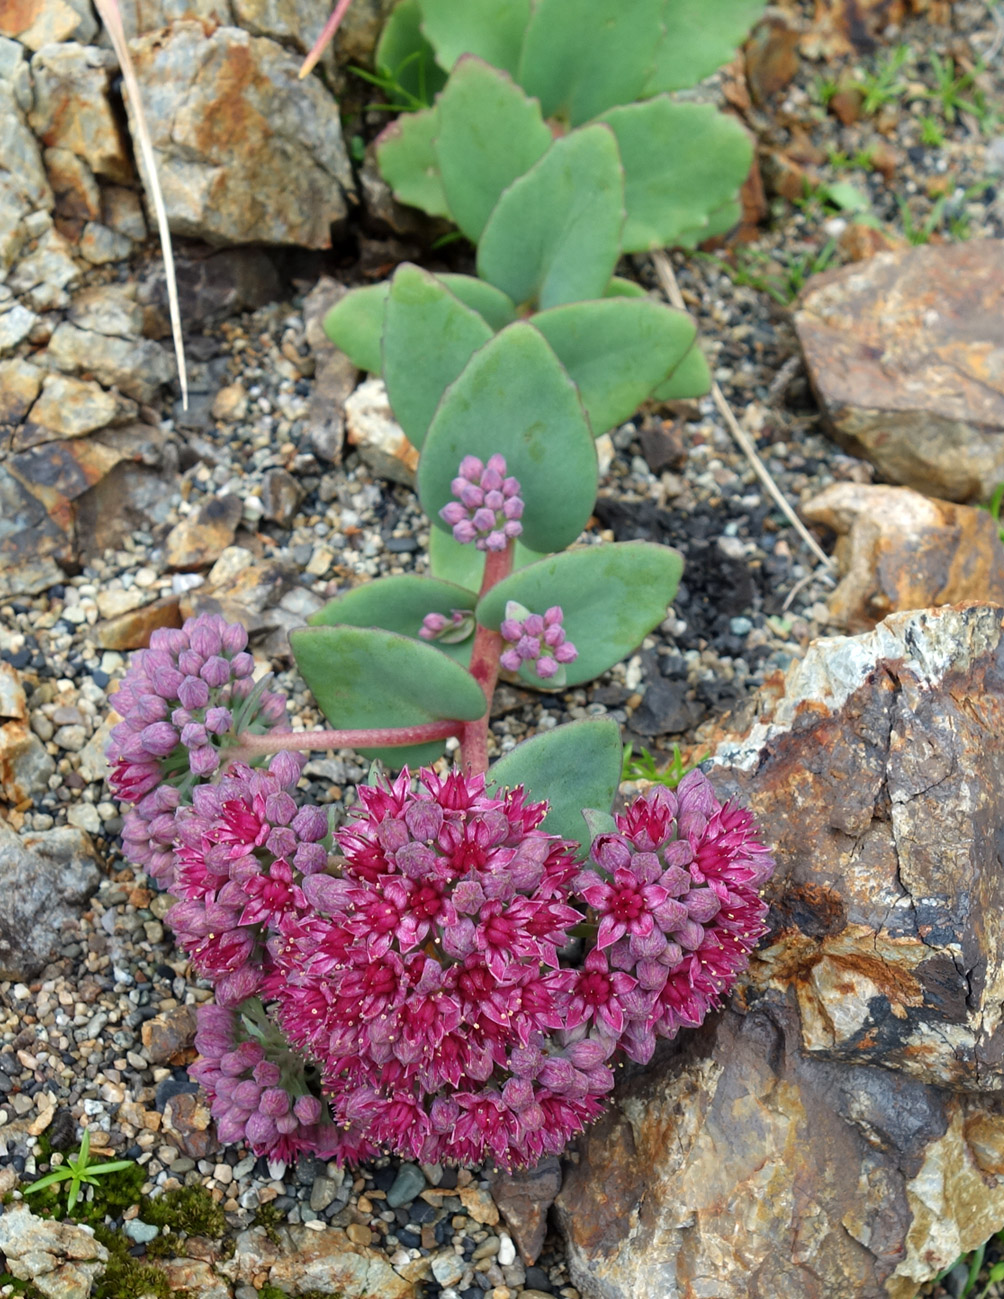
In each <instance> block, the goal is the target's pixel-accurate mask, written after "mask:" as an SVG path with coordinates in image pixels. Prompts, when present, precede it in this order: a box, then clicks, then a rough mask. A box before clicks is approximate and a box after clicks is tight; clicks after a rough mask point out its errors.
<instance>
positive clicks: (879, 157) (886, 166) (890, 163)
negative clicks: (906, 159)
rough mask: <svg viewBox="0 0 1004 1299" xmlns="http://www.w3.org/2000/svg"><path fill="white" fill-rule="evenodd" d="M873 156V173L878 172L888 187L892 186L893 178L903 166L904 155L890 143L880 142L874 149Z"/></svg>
mask: <svg viewBox="0 0 1004 1299" xmlns="http://www.w3.org/2000/svg"><path fill="white" fill-rule="evenodd" d="M871 156H872V171H877V172H878V174H879V175H880V176H881V177H882V179H883V180H884V181H885V183H886V184H887V185H890V184H892V180H893V177H894V176H895V175H896V172H897V171H898V170H899V169H900V167H902V165H903V155H902V154H901V153H900V151H899V150H898V149H894V148H893V146H892V145H891V144H889V143H888V141H886V140H879V142H878V143H877V144H876V145H875V146H874V147H873V148H872V150H871Z"/></svg>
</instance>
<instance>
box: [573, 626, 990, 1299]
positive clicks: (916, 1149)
mask: <svg viewBox="0 0 1004 1299" xmlns="http://www.w3.org/2000/svg"><path fill="white" fill-rule="evenodd" d="M1002 620H1004V609H1001V608H1000V607H998V606H994V605H985V604H984V605H976V604H973V605H963V606H959V607H949V608H943V609H938V610H923V611H921V612H916V613H909V614H905V613H904V614H895V615H893V616H891V617H890V618H887V619H886V620H885V622H883V623H882V624H880V626H879V627H877V628H876V629H875V630H874V631H873V632H870V633H868V634H866V635H862V636H858V637H839V638H836V637H835V638H827V639H824V640H820V641H817V642H816V643H815V645H813V646H811V647H810V649H809V651H808V653H807V654H806V657H805V659H804V661H803V662H801V663H798V664H795V665H793V667H792V668H791V669H790V670H789V672H788V674H787V676H786V678H785V679H784V681H783V684H781V685H778V686H775V687H774V688H773V689H769V688H765V690H764V691H763V692H762V694H761V697H760V701H759V702H760V714H759V717H758V719H757V721H756V722H755V724H754V725H753V726H752V728H751V730H750V731H749V732H748V734H746V735H743V736H742V737H739V738H736V739H732V740H729V741H727V742H725V743H723V744H722V745H720V746H719V749H718V752H717V755H716V760H717V769H716V772H714V773H712V778H713V780H714V781H715V783H716V785H717V787H718V789H719V791H720V793H721V794H723V795H725V794H728V795H737V796H738V797H739V798H741V799H742V800H744V801H745V802H746V803H747V804H748V805H749V806H750V807H751V808H752V809H753V810H754V812H755V813H756V815H757V817H758V819H759V821H760V824H761V826H762V829H763V833H764V835H765V837H766V839H767V840H768V842H771V843H772V844H774V845H775V851H776V857H777V863H778V868H777V871H776V873H775V875H774V878H773V879H772V880H771V881H770V883H769V885H768V886H767V891H766V895H767V897H768V900H769V901H770V904H771V910H770V916H769V922H770V925H771V931H770V933H769V934H768V936H767V937H766V939H765V940H764V943H763V944H762V946H761V947H760V949H759V950H758V951H757V952H756V953H755V956H754V960H753V962H752V963H751V967H750V971H749V975H748V977H747V980H746V982H745V984H744V985H743V987H742V988H741V989H740V990H739V991H738V992H737V993H736V994H735V995H734V996H733V998H732V1000H731V1002H730V1006H729V1009H728V1010H727V1012H726V1013H725V1014H724V1015H723V1016H722V1017H719V1018H712V1020H710V1021H709V1022H708V1023H707V1024H706V1025H705V1026H704V1028H703V1029H702V1030H700V1031H699V1032H697V1033H692V1034H683V1035H681V1037H680V1038H678V1039H677V1040H676V1041H675V1042H673V1043H669V1044H667V1045H666V1046H664V1047H663V1048H662V1050H661V1053H660V1055H659V1056H658V1057H657V1060H656V1061H655V1062H654V1063H653V1065H652V1066H650V1067H649V1068H648V1069H647V1070H635V1071H634V1076H633V1079H629V1081H628V1082H627V1083H626V1084H625V1085H623V1087H622V1089H621V1092H620V1094H619V1096H618V1097H617V1099H616V1102H615V1105H614V1108H613V1110H612V1113H611V1114H610V1115H609V1116H608V1117H607V1118H606V1119H605V1120H603V1121H602V1122H601V1123H600V1124H598V1125H597V1126H596V1127H594V1128H593V1129H592V1130H591V1131H590V1132H589V1133H588V1135H587V1136H585V1137H584V1138H583V1139H582V1140H581V1141H580V1162H579V1163H578V1164H573V1165H571V1166H568V1167H566V1170H565V1181H564V1186H563V1189H562V1191H561V1193H560V1195H559V1197H558V1200H557V1206H558V1210H559V1214H560V1220H561V1225H562V1228H563V1230H564V1232H565V1235H566V1237H567V1239H568V1242H569V1251H570V1263H571V1268H572V1278H573V1281H574V1283H575V1284H576V1285H577V1286H578V1287H579V1289H580V1290H581V1291H582V1293H583V1294H584V1295H587V1296H589V1297H590V1299H710V1297H711V1296H714V1299H740V1297H741V1299H746V1297H747V1296H759V1297H760V1299H768V1296H769V1297H770V1299H773V1296H781V1295H785V1296H787V1295H792V1296H796V1295H797V1296H798V1297H799V1299H912V1296H914V1295H915V1294H916V1293H917V1290H918V1288H919V1285H920V1284H921V1283H922V1282H923V1281H925V1280H928V1279H929V1278H930V1277H932V1276H933V1275H934V1274H935V1273H936V1272H937V1271H939V1269H941V1268H943V1267H946V1266H948V1265H949V1264H951V1263H952V1262H953V1261H954V1259H955V1258H956V1257H957V1256H958V1254H959V1253H961V1252H962V1251H963V1250H966V1249H970V1248H973V1247H974V1246H976V1245H978V1244H980V1243H981V1242H982V1241H984V1240H985V1239H986V1238H987V1237H988V1236H990V1235H991V1234H992V1233H993V1232H995V1231H997V1230H999V1229H1000V1227H1001V1226H1002V1225H1004V1177H1002V1175H1001V1171H1000V1170H1004V1112H1002V1110H1001V1106H1000V1099H999V1098H1000V1093H1001V1091H1002V1090H1004V1013H1002V1008H1004V928H1002V926H1001V924H1000V919H999V918H1000V915H1001V912H1002V908H1004V865H1002V858H1001V849H1000V844H1001V839H1002V827H1004V634H1002Z"/></svg>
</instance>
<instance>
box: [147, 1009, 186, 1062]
mask: <svg viewBox="0 0 1004 1299" xmlns="http://www.w3.org/2000/svg"><path fill="white" fill-rule="evenodd" d="M141 1032H142V1037H143V1045H144V1046H145V1047H146V1051H147V1055H148V1056H149V1057H150V1060H151V1061H152V1063H153V1064H165V1063H167V1062H170V1063H172V1064H182V1063H185V1061H182V1060H178V1059H175V1057H177V1056H182V1055H185V1054H186V1053H189V1052H190V1051H191V1048H192V1044H193V1043H194V1041H195V1007H194V1006H176V1007H175V1008H174V1009H173V1010H168V1011H165V1012H164V1013H163V1014H162V1015H157V1016H156V1018H154V1019H148V1020H146V1021H145V1023H144V1024H143V1027H142V1030H141Z"/></svg>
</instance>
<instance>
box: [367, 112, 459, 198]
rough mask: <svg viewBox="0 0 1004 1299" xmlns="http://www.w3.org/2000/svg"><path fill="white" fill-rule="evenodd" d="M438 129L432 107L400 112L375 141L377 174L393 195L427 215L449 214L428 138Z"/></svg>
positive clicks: (431, 138) (430, 141)
mask: <svg viewBox="0 0 1004 1299" xmlns="http://www.w3.org/2000/svg"><path fill="white" fill-rule="evenodd" d="M438 129H439V122H438V118H437V115H436V110H435V109H434V108H426V109H424V110H423V111H422V112H420V113H402V114H401V116H400V117H398V118H396V119H395V120H394V121H393V122H391V124H390V126H387V127H385V128H384V129H383V131H381V133H380V136H379V139H378V140H377V144H376V155H377V162H378V163H379V166H380V174H381V175H382V176H383V178H384V180H385V181H386V182H387V184H388V185H389V186H390V187H391V189H392V190H393V191H394V195H395V197H396V198H397V199H398V200H399V201H400V202H402V203H410V204H411V206H412V207H420V208H422V210H423V211H425V212H428V213H429V215H430V216H449V215H450V209H449V207H448V205H447V202H446V195H445V194H444V193H443V185H442V181H441V180H440V179H439V167H438V164H437V163H436V158H435V155H434V154H433V152H432V140H433V136H434V135H435V134H436V131H437V130H438Z"/></svg>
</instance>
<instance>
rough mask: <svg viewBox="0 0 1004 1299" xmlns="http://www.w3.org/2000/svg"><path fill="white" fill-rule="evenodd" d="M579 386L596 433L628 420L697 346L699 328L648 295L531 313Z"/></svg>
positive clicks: (678, 312) (685, 316) (687, 318)
mask: <svg viewBox="0 0 1004 1299" xmlns="http://www.w3.org/2000/svg"><path fill="white" fill-rule="evenodd" d="M533 324H534V327H535V328H537V329H539V330H540V332H541V333H542V334H543V335H544V337H545V338H546V339H547V341H548V342H549V343H550V344H551V346H552V347H553V348H554V351H555V354H556V355H557V357H558V360H559V361H560V362H561V363H562V365H563V366H564V367H565V369H566V370H567V371H568V373H569V374H570V375H571V377H572V379H573V381H574V382H575V384H576V386H577V387H578V389H579V394H580V396H581V397H582V404H583V405H584V406H585V408H586V414H587V415H588V417H589V423H590V425H591V426H592V430H593V432H594V433H595V434H596V436H597V437H599V435H600V434H601V433H605V432H606V431H607V430H608V429H611V428H614V427H616V426H617V425H618V424H621V423H623V421H624V420H626V419H630V417H631V416H632V415H633V414H634V413H635V411H636V410H637V409H638V407H639V406H640V405H641V403H642V402H643V401H644V400H645V398H646V397H647V396H648V395H649V394H650V393H651V391H652V389H653V388H655V387H656V385H657V384H659V383H660V382H661V381H662V380H663V379H665V378H666V377H667V375H668V374H669V373H670V371H671V370H673V369H674V368H675V367H676V366H677V365H679V364H680V361H681V360H682V359H683V357H684V356H685V355H686V353H687V350H688V349H689V348H690V346H691V345H692V344H693V341H694V338H695V336H696V333H697V326H696V325H695V324H694V322H693V320H691V318H690V317H689V316H688V315H686V314H685V313H684V312H682V311H674V310H673V309H672V308H671V307H665V306H663V305H662V304H661V303H659V302H653V301H652V300H651V299H650V298H637V299H636V298H626V297H624V298H599V299H597V300H596V301H594V302H571V303H568V304H567V305H565V306H563V307H552V308H551V309H550V310H549V311H539V312H538V313H537V314H536V315H535V316H534V317H533Z"/></svg>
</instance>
